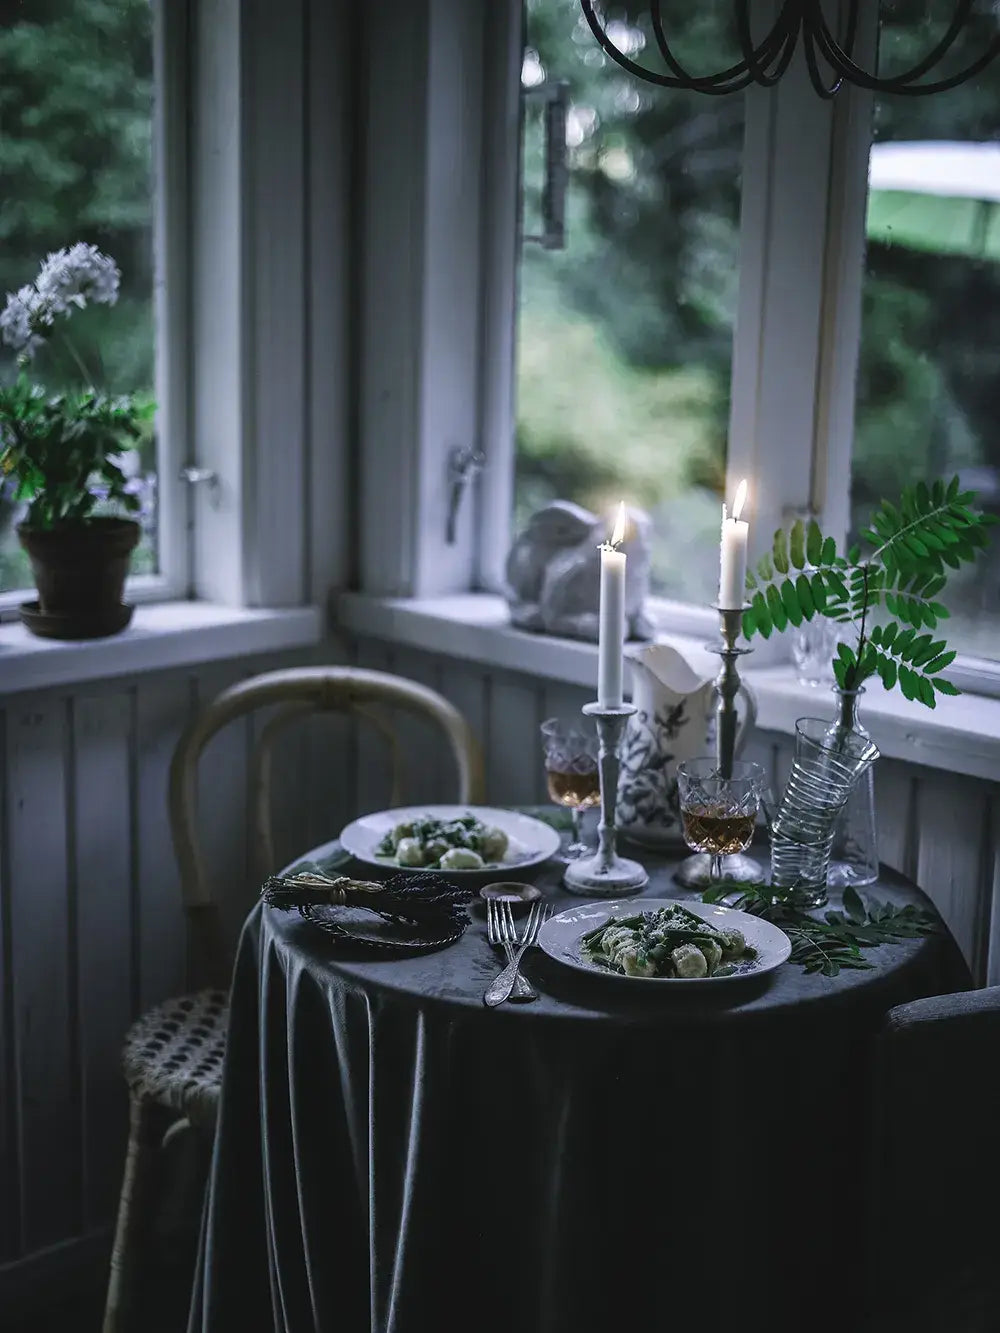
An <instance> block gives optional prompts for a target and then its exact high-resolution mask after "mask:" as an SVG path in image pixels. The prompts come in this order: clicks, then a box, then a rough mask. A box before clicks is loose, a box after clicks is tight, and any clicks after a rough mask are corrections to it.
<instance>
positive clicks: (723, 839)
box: [681, 806, 757, 856]
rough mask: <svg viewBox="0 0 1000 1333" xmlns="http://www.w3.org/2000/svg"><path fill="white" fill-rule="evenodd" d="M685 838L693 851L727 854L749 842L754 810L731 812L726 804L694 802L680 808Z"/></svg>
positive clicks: (755, 819) (754, 819)
mask: <svg viewBox="0 0 1000 1333" xmlns="http://www.w3.org/2000/svg"><path fill="white" fill-rule="evenodd" d="M681 818H682V820H683V821H684V841H685V842H686V843H687V845H688V846H689V847H691V848H693V850H694V851H696V852H711V853H712V854H713V855H715V856H729V855H730V854H731V853H732V852H741V851H742V850H743V848H744V847H747V846H749V844H750V839H751V838H752V837H753V828H754V824H755V823H756V822H757V816H756V815H755V814H749V815H745V814H735V815H734V814H730V813H728V812H727V811H726V809H725V807H722V806H717V807H712V806H695V807H693V808H690V809H682V810H681Z"/></svg>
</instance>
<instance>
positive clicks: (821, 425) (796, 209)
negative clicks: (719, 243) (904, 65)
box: [728, 23, 874, 551]
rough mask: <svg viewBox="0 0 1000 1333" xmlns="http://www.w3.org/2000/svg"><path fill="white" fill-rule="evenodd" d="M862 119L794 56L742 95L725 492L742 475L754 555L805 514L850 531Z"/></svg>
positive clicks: (861, 101)
mask: <svg viewBox="0 0 1000 1333" xmlns="http://www.w3.org/2000/svg"><path fill="white" fill-rule="evenodd" d="M861 39H862V40H864V41H865V42H868V41H869V40H871V41H873V40H874V23H871V24H870V27H869V29H868V30H866V32H865V33H864V34H863V35H862V37H861ZM869 113H870V98H868V96H867V95H866V94H864V93H862V92H859V91H858V90H855V89H846V88H845V89H843V90H842V91H841V92H840V93H839V94H838V95H837V97H836V98H834V99H833V100H832V101H824V100H822V99H821V98H819V97H818V96H817V95H816V93H815V91H814V89H813V88H812V86H811V84H810V82H809V79H808V75H807V72H806V69H805V65H804V59H803V57H802V55H801V52H800V53H799V55H798V56H797V58H796V60H795V61H793V64H792V66H791V67H790V69H789V70H788V72H787V74H786V75H785V77H784V78H783V79H782V81H781V83H780V84H779V85H778V87H777V88H776V89H773V90H763V89H751V90H750V91H749V92H748V94H747V140H746V150H745V156H744V169H743V200H744V204H743V219H742V236H741V241H742V254H741V282H740V303H739V313H738V318H737V333H736V344H735V348H734V371H733V394H732V413H731V422H730V447H729V466H728V490H729V492H730V493H732V491H733V490H734V489H735V486H736V483H737V482H738V480H739V478H740V477H742V476H747V477H749V478H750V481H751V486H752V488H753V492H754V494H755V501H754V507H753V514H752V518H753V522H754V525H755V528H756V533H755V535H756V541H755V542H754V545H755V547H756V548H757V550H759V551H762V550H764V549H766V548H767V546H768V544H769V540H770V534H771V533H772V532H773V531H774V529H775V528H776V527H778V526H780V525H781V524H783V523H786V522H787V521H788V520H789V518H791V517H792V516H793V515H795V514H798V513H803V512H806V511H811V512H814V513H817V514H819V515H821V516H822V518H823V521H824V522H825V523H826V524H827V525H828V527H829V528H830V530H831V531H835V532H837V534H838V535H840V533H841V532H842V531H844V530H846V519H847V510H848V495H849V486H850V440H851V432H852V429H853V398H854V374H855V371H856V366H857V338H858V330H859V322H860V321H859V301H860V281H861V265H862V259H863V253H864V203H865V174H864V163H865V161H866V160H867V158H866V143H867V139H866V135H867V125H868V119H867V118H868V115H869Z"/></svg>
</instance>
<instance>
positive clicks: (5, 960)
mask: <svg viewBox="0 0 1000 1333" xmlns="http://www.w3.org/2000/svg"><path fill="white" fill-rule="evenodd" d="M6 761H7V713H6V712H5V711H4V710H2V709H0V1266H2V1265H3V1264H5V1263H11V1262H12V1261H13V1260H14V1259H15V1258H16V1256H17V1253H18V1250H19V1247H20V1230H21V1181H20V1172H19V1170H18V1157H19V1145H18V1139H17V1126H18V1117H17V1090H18V1078H17V1063H16V1060H15V1043H14V970H13V968H14V951H13V942H12V940H11V933H10V932H11V905H12V899H13V892H12V889H13V883H12V880H11V865H10V838H9V835H8V827H9V821H8V810H9V804H8V799H7V775H8V767H7V762H6Z"/></svg>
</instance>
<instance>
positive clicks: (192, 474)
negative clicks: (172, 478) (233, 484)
mask: <svg viewBox="0 0 1000 1333" xmlns="http://www.w3.org/2000/svg"><path fill="white" fill-rule="evenodd" d="M179 480H180V481H183V482H186V483H187V485H188V486H207V487H208V503H209V504H210V505H211V506H212V508H213V509H218V507H219V500H220V499H221V490H222V482H221V480H220V478H219V474H218V472H216V471H215V470H214V469H213V468H210V467H182V468H181V470H180V473H179Z"/></svg>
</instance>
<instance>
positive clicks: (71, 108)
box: [0, 0, 157, 590]
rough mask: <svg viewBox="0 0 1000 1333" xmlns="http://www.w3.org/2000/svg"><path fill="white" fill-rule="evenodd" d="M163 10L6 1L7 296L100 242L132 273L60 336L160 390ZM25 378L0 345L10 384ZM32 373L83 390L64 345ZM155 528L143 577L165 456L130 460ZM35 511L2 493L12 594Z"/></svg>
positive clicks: (3, 161) (120, 375) (2, 119)
mask: <svg viewBox="0 0 1000 1333" xmlns="http://www.w3.org/2000/svg"><path fill="white" fill-rule="evenodd" d="M152 42H153V38H152V11H151V7H150V3H149V0H116V3H114V4H107V3H106V2H105V0H0V293H3V294H4V296H3V299H5V294H6V293H7V292H11V291H15V290H16V289H17V288H19V287H21V286H22V285H23V284H24V283H27V282H31V281H32V280H33V279H34V277H35V275H36V274H37V272H38V267H39V265H40V263H41V261H42V260H43V259H44V258H45V256H46V254H47V253H48V252H49V251H51V250H58V249H60V248H62V247H64V246H69V245H72V244H73V243H74V242H75V241H89V242H91V243H93V244H95V245H97V246H98V247H99V248H100V249H101V250H103V251H105V252H106V253H107V254H110V255H111V256H112V257H113V258H114V259H115V260H116V261H117V263H118V265H119V267H120V268H121V271H122V282H121V294H120V296H119V299H118V303H117V305H114V306H96V307H92V308H88V309H87V310H85V311H79V312H76V313H75V314H74V315H73V317H72V319H71V320H70V321H69V322H61V323H60V326H59V327H60V329H62V330H65V333H66V334H68V335H70V336H71V337H72V342H73V350H74V352H75V353H76V355H77V356H79V358H80V360H81V361H82V362H83V363H84V366H85V368H86V370H87V372H88V378H89V379H90V380H91V381H92V382H93V384H94V385H95V387H97V388H100V389H105V390H107V391H109V392H113V393H125V392H132V391H140V392H145V393H148V394H152V391H153V249H152V247H153V228H152V213H153V208H152V198H153V196H152V107H153V45H152ZM15 373H16V369H15V365H14V359H13V355H12V353H11V351H10V349H9V348H7V347H0V375H2V376H3V377H4V378H8V379H9V378H10V377H12V376H13V375H14V374H15ZM31 373H32V375H33V376H37V378H39V379H41V380H42V381H43V382H44V383H45V384H46V385H48V386H49V387H51V388H53V389H58V388H69V387H79V386H80V384H81V380H82V371H81V370H80V369H79V368H78V367H77V365H76V364H75V361H74V356H73V352H71V351H70V349H69V346H68V345H67V344H65V343H64V342H63V341H62V340H61V339H59V338H53V340H52V346H51V348H49V347H46V348H45V349H43V351H41V352H40V353H39V354H38V355H37V357H36V358H35V361H34V362H33V363H32V368H31ZM130 466H132V467H134V472H135V476H134V481H133V485H134V487H135V489H136V490H137V491H138V492H139V493H140V495H141V496H142V499H143V511H142V515H141V518H142V520H143V525H144V528H145V532H144V536H143V541H142V544H141V546H140V547H139V549H138V550H137V551H136V553H135V555H134V557H133V561H132V569H133V572H135V573H149V572H151V571H153V570H155V569H156V567H157V563H156V559H157V558H156V533H155V496H156V457H155V446H154V441H153V438H152V434H150V438H149V439H147V440H145V441H144V442H143V444H142V447H141V448H140V449H139V450H137V451H136V453H135V454H134V456H130ZM24 509H25V506H24V505H23V504H17V503H15V501H14V500H13V497H12V496H11V494H10V491H9V489H8V490H6V491H5V490H3V489H0V590H7V589H11V588H24V587H28V586H30V585H31V582H32V578H31V573H30V569H29V566H28V563H27V559H26V557H25V555H24V553H23V552H22V550H21V548H20V545H19V543H18V541H17V536H16V534H15V532H14V525H15V523H17V522H18V521H19V520H20V518H21V517H22V516H23V512H24Z"/></svg>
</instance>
